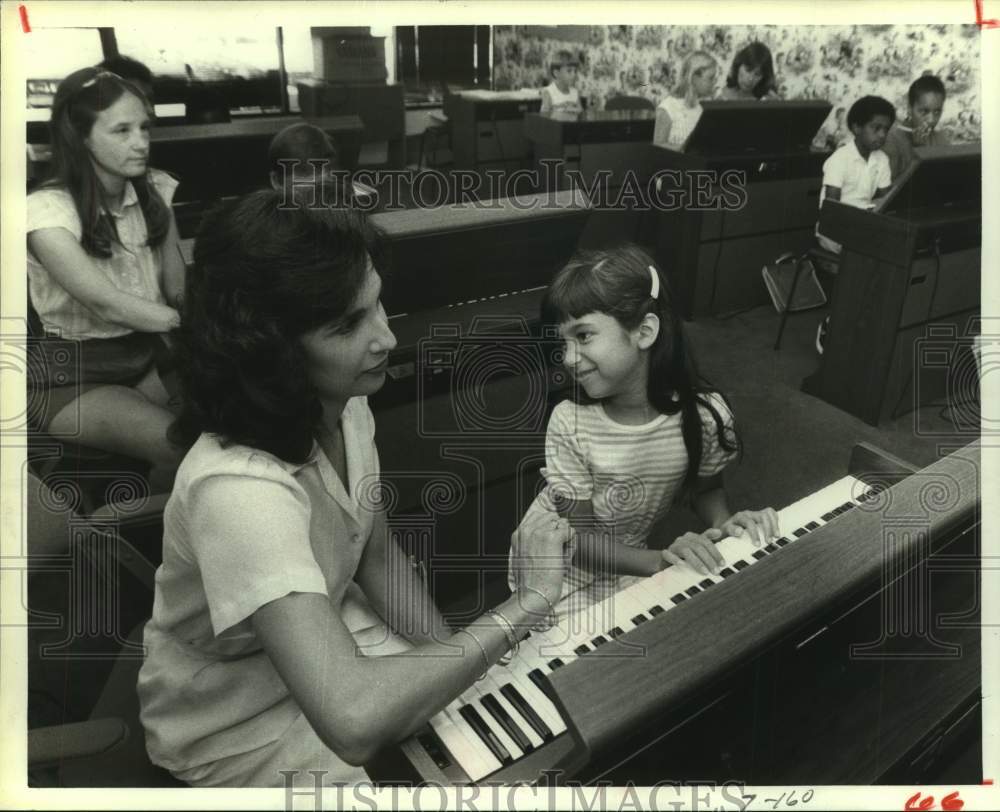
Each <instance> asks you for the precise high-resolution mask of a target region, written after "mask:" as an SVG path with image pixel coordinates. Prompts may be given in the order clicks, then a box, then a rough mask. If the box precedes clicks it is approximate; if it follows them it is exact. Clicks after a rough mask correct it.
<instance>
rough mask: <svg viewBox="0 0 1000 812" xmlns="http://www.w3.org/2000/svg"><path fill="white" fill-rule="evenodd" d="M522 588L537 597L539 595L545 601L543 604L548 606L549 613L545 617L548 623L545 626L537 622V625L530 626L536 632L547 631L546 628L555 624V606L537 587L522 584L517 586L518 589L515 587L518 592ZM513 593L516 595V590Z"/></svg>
mask: <svg viewBox="0 0 1000 812" xmlns="http://www.w3.org/2000/svg"><path fill="white" fill-rule="evenodd" d="M522 590H524V591H526V592H534V593H535V594H536V595H538V597H540V598H541V599H542V600H543V601H545V605H546V606H548V607H549V614H548V617H547V618H546V620H547V621H548V625H547V626H542V625H541V624H538V625H537V626H532V627H531V628H532V630H533V631H536V632H544V631H547V630H548V629H551V628H552V627H553V626H555V625H556V608H555V606H553V605H552V601H550V600H549V599H548V598H547V597H545V593H544V592H542V591H541V590H539V589H535V588H534V587H533V586H523V585H522V586H519V587H518V589H517V591H518V592H520V591H522ZM514 594H515V595H516V594H517V592H515V593H514ZM519 602H520V601H519Z"/></svg>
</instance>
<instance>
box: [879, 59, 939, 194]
mask: <svg viewBox="0 0 1000 812" xmlns="http://www.w3.org/2000/svg"><path fill="white" fill-rule="evenodd" d="M944 99H945V90H944V82H942V81H941V80H940V79H938V77H937V76H931V75H930V74H924V75H923V76H921V77H920V78H919V79H917V80H916V81H915V82H914V83H913V84H912V85H910V90H909V92H908V93H907V101H908V103H909V111H908V113H907V116H906V118H905V119H904V120H903V121H897V122H896V126H894V127H893V128H892V129H891V130H889V135H888V136H887V137H886V139H885V145H884V146H883V148H882V149H883V151H884V152H885V154H886V155H887V156H888V158H889V170H890V172H891V173H892V180H893V182H895V181H896V179H897V178H898V177H899V176H900V175H902V174H903V172H905V171H906V168H907V167H908V166H909V165H910V164H911V163H913V162H914V161H915V160H916V159H917V153H916V152H915V151H914V147H926V146H934V147H936V146H943V145H945V144H947V143H948V137H947V136H946V135H945V134H944V133H942V132H940V131H939V130H937V129H936V127H937V124H938V122H939V121H940V120H941V111H942V109H944Z"/></svg>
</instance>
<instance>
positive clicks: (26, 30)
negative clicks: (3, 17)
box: [17, 6, 31, 34]
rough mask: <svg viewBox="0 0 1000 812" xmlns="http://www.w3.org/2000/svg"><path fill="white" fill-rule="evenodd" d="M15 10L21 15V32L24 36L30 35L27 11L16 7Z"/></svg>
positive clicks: (21, 7)
mask: <svg viewBox="0 0 1000 812" xmlns="http://www.w3.org/2000/svg"><path fill="white" fill-rule="evenodd" d="M17 10H18V12H20V14H21V30H22V31H24V33H25V34H30V33H31V23H29V22H28V9H26V8H25V7H24V6H18V7H17Z"/></svg>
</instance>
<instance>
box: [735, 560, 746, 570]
mask: <svg viewBox="0 0 1000 812" xmlns="http://www.w3.org/2000/svg"><path fill="white" fill-rule="evenodd" d="M733 566H734V567H736V569H738V570H745V569H746V568H747V567H749V566H750V562H749V561H744V560H743V559H742V558H741V559H740V560H739V561H734V562H733Z"/></svg>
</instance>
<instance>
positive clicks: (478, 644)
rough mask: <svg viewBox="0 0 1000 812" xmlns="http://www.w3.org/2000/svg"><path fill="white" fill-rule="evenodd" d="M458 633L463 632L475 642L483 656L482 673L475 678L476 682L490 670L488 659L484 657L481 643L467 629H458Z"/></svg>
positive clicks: (484, 650) (484, 652)
mask: <svg viewBox="0 0 1000 812" xmlns="http://www.w3.org/2000/svg"><path fill="white" fill-rule="evenodd" d="M458 631H459V632H465V633H466V634H467V635H469V637H471V638H472V639H473V640H475V641H476V645H477V646H479V652H480V653H481V654H482V655H483V673H482V674H480V675H479V676H478V677H476V682H480V681H481V680H483V679H485V678H486V672H487V671H489V670H490V658H489V657H487V656H486V647H485V646H483V644H482V642H481V641H480V640H479V638H478V637H476V635H474V634H473V633H472V632H470V631H469V630H468V629H459V630H458Z"/></svg>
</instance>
